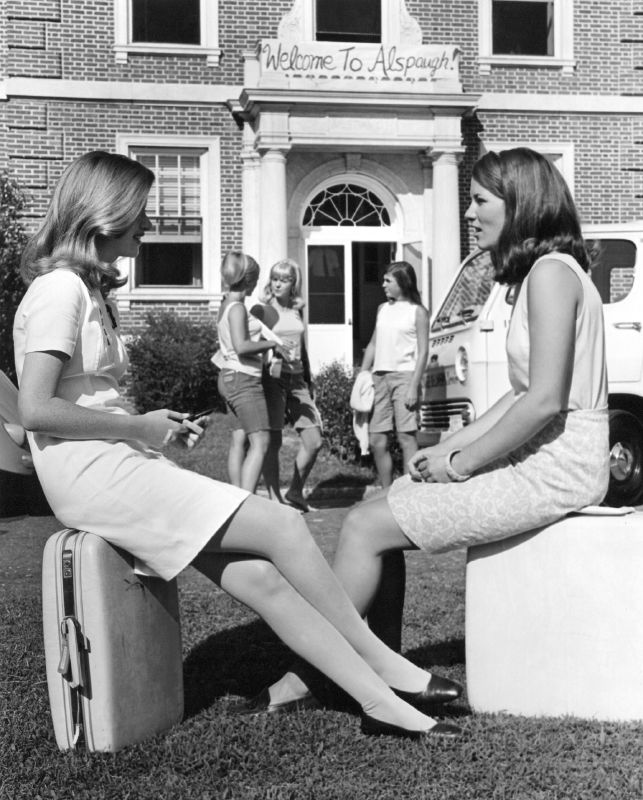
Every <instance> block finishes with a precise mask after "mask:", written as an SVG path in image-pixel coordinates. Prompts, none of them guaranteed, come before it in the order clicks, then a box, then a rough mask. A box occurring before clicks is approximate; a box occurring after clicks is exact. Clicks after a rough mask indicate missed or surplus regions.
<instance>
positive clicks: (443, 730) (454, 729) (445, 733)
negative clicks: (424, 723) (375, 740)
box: [362, 712, 462, 739]
mask: <svg viewBox="0 0 643 800" xmlns="http://www.w3.org/2000/svg"><path fill="white" fill-rule="evenodd" d="M362 733H365V734H366V735H367V736H397V737H398V738H404V739H440V738H442V739H456V738H457V737H458V736H460V734H461V733H462V729H461V728H458V726H457V725H451V723H449V722H436V724H435V725H434V726H433V727H432V728H429V730H428V731H410V730H408V728H402V727H401V726H400V725H393V723H391V722H382V720H380V719H375V717H369V715H368V714H365V713H364V712H362Z"/></svg>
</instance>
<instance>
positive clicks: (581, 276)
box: [271, 148, 609, 698]
mask: <svg viewBox="0 0 643 800" xmlns="http://www.w3.org/2000/svg"><path fill="white" fill-rule="evenodd" d="M466 217H467V219H468V221H469V223H470V225H471V227H472V229H473V234H474V236H475V238H476V240H477V244H478V247H480V248H481V249H482V250H488V251H489V252H490V254H491V257H492V260H493V264H494V267H495V279H496V280H497V281H499V282H500V283H504V284H508V285H510V286H513V287H515V295H516V300H515V305H514V309H513V315H512V319H511V323H510V327H509V331H508V336H507V353H508V358H509V375H510V378H511V389H510V391H509V392H507V394H505V395H504V397H502V398H501V399H500V400H498V402H497V403H496V404H495V405H494V406H492V408H490V409H489V410H488V411H487V412H486V413H485V414H483V415H482V416H481V417H479V418H478V419H477V420H475V421H474V422H473V423H472V424H471V425H469V426H467V427H465V428H462V429H461V430H459V431H457V432H456V433H453V434H452V435H451V436H449V437H448V438H447V439H446V440H445V441H443V442H440V443H439V444H438V445H436V446H434V447H429V448H426V449H423V450H420V451H418V452H417V453H416V454H415V455H414V456H413V458H412V459H411V463H410V469H409V475H407V476H404V477H402V478H399V479H398V480H397V481H395V483H393V485H392V486H391V488H390V489H389V491H388V492H387V493H386V494H380V496H379V497H375V498H373V499H372V500H370V501H367V502H365V503H362V504H361V505H359V506H357V507H356V508H355V509H354V510H352V511H351V512H350V513H349V514H348V516H347V517H346V520H345V521H344V525H343V527H342V531H341V534H340V539H339V543H338V547H337V552H336V554H335V560H334V565H333V569H334V571H335V573H336V575H337V576H338V578H339V579H340V581H341V583H342V585H343V586H344V587H345V589H346V590H347V592H348V594H349V596H350V597H351V598H352V600H353V602H354V603H355V605H356V607H357V610H358V611H359V612H360V614H362V615H364V616H367V617H368V621H369V624H370V625H371V627H374V628H375V629H376V630H380V631H388V635H389V641H390V643H391V645H392V646H394V645H397V644H398V643H399V629H400V628H401V613H402V605H403V596H402V598H398V602H395V601H394V600H393V597H394V595H395V592H396V591H397V589H396V587H398V588H399V586H400V584H401V585H402V586H403V563H402V564H399V555H400V554H401V553H402V552H403V551H404V550H410V549H418V548H419V549H421V550H424V551H425V552H427V553H443V552H446V551H449V550H452V549H456V548H462V547H469V546H471V545H478V544H482V543H485V542H492V541H496V540H499V539H504V538H507V537H510V536H514V535H516V534H519V533H522V532H524V531H528V530H531V529H533V528H537V527H540V526H543V525H548V524H550V523H552V522H554V521H555V520H557V519H559V518H561V517H563V516H565V515H566V514H568V513H570V512H573V511H577V510H579V509H580V508H582V507H583V506H586V505H592V504H597V503H600V502H601V501H602V500H603V498H604V496H605V493H606V491H607V484H608V479H609V447H608V441H609V436H608V410H607V374H606V366H605V343H604V331H603V309H602V304H601V300H600V297H599V294H598V292H597V290H596V288H595V286H594V284H593V283H592V281H591V279H590V277H589V276H588V274H587V272H588V269H589V268H590V257H589V255H588V253H587V250H586V247H585V243H584V242H583V239H582V235H581V227H580V221H579V218H578V214H577V211H576V208H575V207H574V202H573V200H572V198H571V194H570V193H569V190H568V188H567V186H566V184H565V182H564V180H563V178H562V176H561V175H560V173H559V172H558V170H557V169H556V168H555V167H553V166H552V165H551V164H550V162H549V161H547V159H546V158H544V157H543V156H541V155H540V154H538V153H536V152H534V151H532V150H529V149H527V148H516V149H513V150H506V151H504V152H502V153H500V154H496V153H493V152H489V153H487V154H486V155H484V156H483V157H482V158H481V159H479V160H478V161H477V162H476V164H475V166H474V169H473V176H472V180H471V204H470V206H469V208H468V210H467V213H466ZM400 570H402V573H401V575H402V577H400ZM384 597H387V598H388V600H389V602H388V604H384V603H383V602H382V598H384ZM429 689H430V685H429ZM271 690H272V691H280V692H282V694H283V695H285V696H290V697H291V698H292V697H297V696H298V695H299V694H301V693H302V692H303V691H305V687H304V686H303V684H302V681H301V680H300V679H299V678H298V677H297V676H296V675H293V674H289V675H288V676H286V677H285V678H283V679H282V681H280V682H279V684H278V685H277V686H275V687H271ZM288 690H289V693H288ZM525 691H528V687H526V689H525ZM456 692H457V690H456V691H454V694H456Z"/></svg>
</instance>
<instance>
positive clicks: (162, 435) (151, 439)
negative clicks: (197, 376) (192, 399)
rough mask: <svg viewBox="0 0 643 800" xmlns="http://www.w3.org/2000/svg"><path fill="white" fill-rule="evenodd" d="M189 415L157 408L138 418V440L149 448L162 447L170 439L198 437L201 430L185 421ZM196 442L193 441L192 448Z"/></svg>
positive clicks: (199, 427)
mask: <svg viewBox="0 0 643 800" xmlns="http://www.w3.org/2000/svg"><path fill="white" fill-rule="evenodd" d="M188 416H189V414H182V413H180V412H178V411H170V409H168V408H159V409H157V410H155V411H148V412H147V414H141V415H140V416H139V417H138V420H139V424H140V435H139V439H140V441H142V442H143V443H144V444H147V445H149V446H150V447H155V448H158V447H163V446H164V445H166V444H167V443H168V442H170V441H172V439H176V438H178V437H179V436H182V435H185V436H187V437H188V439H189V437H190V436H193V437H194V436H196V441H198V438H199V436H200V435H201V434H202V433H203V428H202V427H201V426H200V425H197V424H196V423H194V422H191V421H190V420H188V419H187V417H188ZM196 441H193V444H192V445H190V446H192V447H193V446H194V444H196ZM186 443H187V442H186Z"/></svg>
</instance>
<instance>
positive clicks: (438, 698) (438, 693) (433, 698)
mask: <svg viewBox="0 0 643 800" xmlns="http://www.w3.org/2000/svg"><path fill="white" fill-rule="evenodd" d="M393 691H394V692H395V694H396V695H397V696H398V697H399V698H400V699H401V700H404V701H405V702H407V703H409V704H410V705H412V706H415V707H416V708H421V709H423V710H424V709H431V708H436V707H437V706H442V705H444V704H445V703H452V702H453V701H454V700H457V699H458V697H460V695H461V694H462V686H460V684H459V683H456V682H455V681H451V680H449V679H448V678H442V677H440V676H439V675H431V677H430V678H429V682H428V683H427V685H426V686H425V687H424V689H422V690H420V691H419V692H404V691H402V689H393Z"/></svg>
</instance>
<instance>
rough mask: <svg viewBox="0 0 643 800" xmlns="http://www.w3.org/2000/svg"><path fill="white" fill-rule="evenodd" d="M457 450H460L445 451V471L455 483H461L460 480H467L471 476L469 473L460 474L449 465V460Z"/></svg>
mask: <svg viewBox="0 0 643 800" xmlns="http://www.w3.org/2000/svg"><path fill="white" fill-rule="evenodd" d="M459 452H460V450H451V452H450V453H447V455H446V464H445V471H446V473H447V477H448V478H449V480H450V481H453V482H455V483H462V481H468V480H469V478H470V477H471V474H469V475H461V474H460V473H459V472H456V471H455V469H454V468H453V467H452V466H451V461H452V460H453V457H454V456H456V455H457V454H458V453H459Z"/></svg>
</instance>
